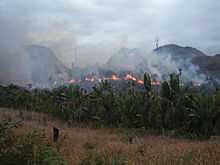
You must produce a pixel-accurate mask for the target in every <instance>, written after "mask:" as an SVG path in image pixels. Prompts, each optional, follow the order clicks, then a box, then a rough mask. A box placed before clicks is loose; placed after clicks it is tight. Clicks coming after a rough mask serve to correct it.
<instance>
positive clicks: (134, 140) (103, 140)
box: [0, 108, 220, 165]
mask: <svg viewBox="0 0 220 165" xmlns="http://www.w3.org/2000/svg"><path fill="white" fill-rule="evenodd" d="M1 120H9V121H21V125H20V127H19V128H18V129H16V133H18V134H27V133H29V132H31V131H33V130H38V131H42V132H45V134H46V136H47V138H48V139H49V140H50V141H51V143H52V130H53V127H57V128H59V129H60V131H61V136H60V138H59V140H58V142H57V143H54V144H53V146H54V148H55V149H56V150H58V152H59V153H60V154H61V155H63V156H64V158H65V159H66V160H67V161H68V162H69V164H70V165H78V164H79V165H87V164H88V165H90V164H91V165H92V164H94V165H96V164H97V165H102V164H104V165H105V164H106V165H108V164H109V165H111V164H112V165H120V164H129V165H136V164H137V165H141V164H146V165H148V164H149V165H162V164H164V165H172V164H173V165H218V164H220V142H219V141H218V138H217V137H216V138H213V139H212V140H209V141H192V140H186V139H175V138H171V137H165V136H153V135H149V134H147V133H144V132H143V131H135V130H124V129H122V130H121V129H110V128H99V129H95V128H91V127H89V126H85V125H74V124H73V125H71V126H70V125H67V124H66V123H63V122H61V121H58V120H56V119H53V118H51V117H49V116H46V115H45V114H40V113H34V112H24V111H14V110H13V111H11V110H9V109H3V108H2V109H0V121H1Z"/></svg>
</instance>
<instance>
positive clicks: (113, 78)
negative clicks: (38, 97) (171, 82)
mask: <svg viewBox="0 0 220 165" xmlns="http://www.w3.org/2000/svg"><path fill="white" fill-rule="evenodd" d="M103 80H111V81H119V80H125V81H129V80H132V81H135V82H136V83H137V84H140V85H144V81H143V80H141V79H138V78H136V77H134V76H132V75H131V74H127V75H125V76H124V77H118V76H117V75H116V74H113V75H111V76H110V77H98V76H88V77H85V79H84V81H90V82H96V81H97V82H101V81H103ZM82 81H83V80H74V79H71V80H69V81H68V83H69V84H74V83H79V82H82ZM160 84H161V83H160V81H158V80H152V81H151V85H153V86H160Z"/></svg>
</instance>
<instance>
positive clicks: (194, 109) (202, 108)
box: [0, 74, 220, 138]
mask: <svg viewBox="0 0 220 165" xmlns="http://www.w3.org/2000/svg"><path fill="white" fill-rule="evenodd" d="M159 91H160V92H159V93H158V92H155V90H153V87H152V86H151V78H150V76H149V75H148V74H145V75H144V90H138V89H137V88H136V86H135V84H134V83H130V84H129V85H128V87H126V88H120V89H119V88H114V87H113V86H112V85H111V84H110V83H108V82H107V81H103V82H101V83H99V84H97V85H96V86H94V87H93V90H92V91H90V92H87V91H85V90H84V89H80V87H78V86H73V85H70V86H63V87H59V88H56V89H53V90H47V89H34V90H32V91H28V90H25V89H23V88H19V87H17V86H14V85H10V86H7V87H3V86H1V87H0V106H1V107H9V108H14V109H26V110H30V111H36V112H45V113H49V114H52V115H54V116H56V117H59V118H60V119H63V120H65V121H68V123H69V124H70V125H71V124H72V123H74V122H77V123H78V122H80V123H92V124H93V125H95V126H97V127H102V126H108V127H118V128H121V127H123V128H142V129H145V130H152V131H153V132H157V133H164V134H165V133H168V132H171V133H172V134H175V135H178V136H184V137H205V138H208V137H210V136H215V135H219V134H220V91H216V92H215V93H214V94H211V95H210V94H209V95H208V94H204V93H201V92H200V91H196V90H192V89H188V88H185V87H182V86H181V85H180V75H177V74H171V75H170V80H169V81H164V82H163V83H162V84H161V87H160V90H159Z"/></svg>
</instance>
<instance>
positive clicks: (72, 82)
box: [68, 79, 76, 84]
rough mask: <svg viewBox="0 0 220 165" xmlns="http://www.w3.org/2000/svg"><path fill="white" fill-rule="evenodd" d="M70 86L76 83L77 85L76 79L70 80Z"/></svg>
mask: <svg viewBox="0 0 220 165" xmlns="http://www.w3.org/2000/svg"><path fill="white" fill-rule="evenodd" d="M68 83H69V84H74V83H76V80H74V79H72V80H69V82H68Z"/></svg>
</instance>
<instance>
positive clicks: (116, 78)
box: [112, 75, 120, 81]
mask: <svg viewBox="0 0 220 165" xmlns="http://www.w3.org/2000/svg"><path fill="white" fill-rule="evenodd" d="M112 80H114V81H116V80H120V78H118V77H117V76H116V75H112Z"/></svg>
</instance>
